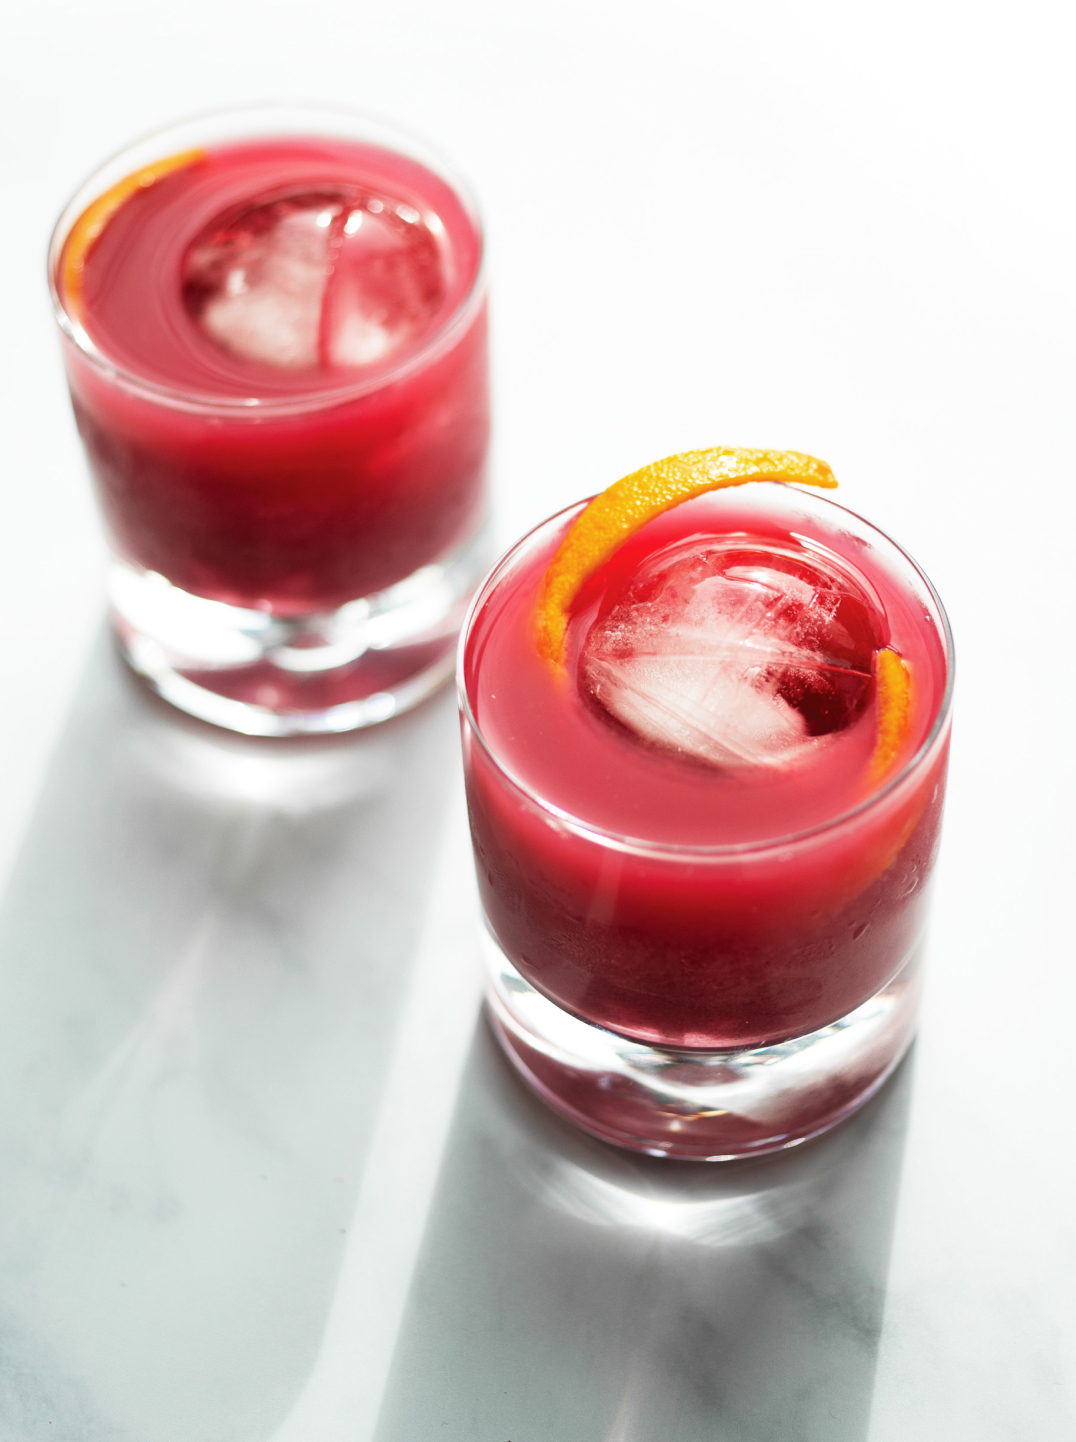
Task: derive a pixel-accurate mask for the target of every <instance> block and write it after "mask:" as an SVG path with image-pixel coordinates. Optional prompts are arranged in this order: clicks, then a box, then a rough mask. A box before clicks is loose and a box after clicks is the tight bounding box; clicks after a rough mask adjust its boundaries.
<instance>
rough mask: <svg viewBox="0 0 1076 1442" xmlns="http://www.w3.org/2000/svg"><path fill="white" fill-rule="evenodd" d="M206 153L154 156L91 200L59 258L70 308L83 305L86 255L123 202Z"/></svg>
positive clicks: (64, 296) (75, 309)
mask: <svg viewBox="0 0 1076 1442" xmlns="http://www.w3.org/2000/svg"><path fill="white" fill-rule="evenodd" d="M204 155H205V151H204V150H202V149H197V150H181V151H179V152H178V154H176V155H168V156H166V157H165V158H164V159H163V160H155V161H154V162H153V164H152V165H144V166H143V167H142V169H141V170H136V171H135V172H134V174H133V175H125V176H124V177H123V179H122V180H118V181H117V182H116V184H115V185H113V186H110V187H109V189H108V190H106V191H104V192H103V194H101V195H99V196H98V197H97V199H96V200H94V201H91V202H90V204H89V205H88V206H87V207H86V209H85V210H84V211H83V212H82V214H81V215H80V216H79V218H78V219H77V220H76V221H75V223H74V225H73V226H72V227H71V230H70V233H69V234H68V237H67V240H66V241H65V242H64V249H63V258H62V260H61V261H60V288H61V293H62V295H63V299H64V302H65V304H66V305H67V308H68V310H69V311H71V312H72V313H73V314H74V315H76V316H77V315H78V313H79V311H80V310H81V308H82V274H83V271H84V269H85V266H86V257H87V256H88V255H89V253H90V251H91V250H92V249H93V246H94V243H95V241H97V239H98V238H99V237H100V235H101V233H102V231H103V230H104V228H105V226H106V225H107V224H108V222H109V221H110V220H111V219H112V217H113V216H114V215H115V214H116V211H117V210H119V208H120V206H121V205H123V204H124V203H125V202H126V201H128V200H130V198H131V196H132V195H136V194H137V193H138V192H139V191H140V190H148V189H149V187H150V186H151V185H154V184H155V183H156V182H157V181H158V180H160V179H161V178H162V177H163V176H165V175H171V173H172V171H173V170H182V169H183V168H184V166H187V165H193V164H194V163H195V161H198V160H201V159H202V157H203V156H204Z"/></svg>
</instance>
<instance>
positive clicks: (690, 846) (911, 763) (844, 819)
mask: <svg viewBox="0 0 1076 1442" xmlns="http://www.w3.org/2000/svg"><path fill="white" fill-rule="evenodd" d="M764 484H769V485H777V486H780V487H781V489H782V490H787V491H794V492H795V493H796V494H797V495H800V496H805V497H806V498H807V499H808V500H809V501H811V502H813V503H817V504H819V505H826V506H832V507H833V509H834V510H836V511H841V512H843V513H844V514H845V515H848V516H851V517H853V519H854V520H856V521H858V522H859V523H860V524H861V525H863V526H867V527H869V528H870V530H871V531H872V532H873V533H874V534H875V535H876V536H878V537H880V539H881V540H882V541H884V542H885V543H886V544H887V545H888V546H891V547H892V548H893V550H894V551H896V552H897V554H898V555H899V556H900V557H901V558H902V559H903V560H904V561H906V562H907V563H908V565H910V566H911V568H912V570H913V571H914V572H915V574H916V576H917V577H918V578H919V580H920V581H921V582H922V583H923V585H924V586H925V587H926V589H927V593H928V595H929V596H930V599H931V601H932V602H933V603H934V606H935V608H936V610H937V620H938V622H939V623H940V633H941V639H942V643H943V649H944V652H945V689H944V691H943V693H942V698H941V702H940V703H939V706H938V711H937V715H936V716H935V718H934V721H933V723H932V725H931V727H930V730H929V731H928V732H927V735H926V736H925V737H924V738H923V741H922V743H921V744H920V745H919V746H918V747H917V749H916V751H915V753H914V754H913V755H912V756H910V757H909V758H908V760H907V761H906V762H905V763H904V765H903V766H902V767H901V768H900V770H899V771H898V772H897V773H896V774H895V775H894V776H891V777H890V779H889V780H888V781H887V782H886V783H885V785H884V786H881V787H879V789H878V790H877V791H874V792H872V793H871V795H870V796H867V797H865V798H864V799H863V800H862V801H860V802H859V803H858V804H857V805H856V806H853V807H850V808H849V809H848V810H846V811H841V812H839V813H838V814H837V815H836V816H831V817H827V818H826V819H825V820H824V821H820V822H818V823H817V824H816V825H814V826H809V827H805V828H804V829H803V830H801V831H792V832H788V833H786V834H785V835H782V836H775V837H764V838H761V839H759V840H755V841H734V842H719V843H690V842H678V841H654V840H648V839H646V838H645V837H636V836H629V835H628V834H627V833H624V832H616V831H610V830H608V829H607V828H605V827H602V826H596V825H594V824H592V823H591V822H588V821H583V820H581V819H580V818H579V817H577V816H573V815H572V813H571V812H570V811H566V810H565V809H564V808H563V807H560V806H557V805H555V804H554V803H553V802H551V801H548V800H546V798H545V797H543V796H541V795H539V794H538V792H537V791H536V790H535V789H534V788H533V787H531V786H529V785H528V784H527V783H526V782H525V781H523V780H522V779H521V778H520V777H518V776H516V775H515V774H514V773H513V772H512V770H511V769H510V768H509V767H508V766H507V765H506V764H505V763H504V762H503V761H502V760H501V758H500V757H499V756H498V755H497V753H496V751H495V750H494V748H493V747H492V746H491V745H490V743H489V742H488V741H487V739H486V737H485V736H483V734H482V729H481V727H480V726H479V724H478V720H477V718H476V717H475V715H474V711H473V709H472V707H471V700H470V697H469V696H468V694H467V683H466V675H465V669H464V661H465V657H466V653H467V645H468V642H469V640H470V637H471V629H472V627H473V625H474V622H475V619H476V617H477V615H478V611H479V608H480V606H481V605H482V603H483V602H484V600H485V599H486V598H487V597H488V596H489V595H490V594H491V593H492V590H493V588H494V587H495V586H496V584H497V582H498V581H499V580H500V579H501V577H502V576H503V575H504V573H505V572H506V571H507V570H508V568H509V566H510V564H511V562H512V561H513V560H514V559H515V557H516V555H517V554H518V552H519V551H521V550H522V549H523V547H524V546H526V545H527V543H528V542H529V541H530V540H531V539H532V538H533V537H534V536H536V535H537V534H538V532H539V531H542V530H544V529H545V527H547V526H551V525H552V524H553V523H554V522H556V521H558V520H560V519H561V518H562V517H564V516H568V515H570V514H572V513H573V512H578V511H580V510H582V508H583V507H584V506H587V505H589V504H590V501H591V500H593V499H594V497H593V496H590V497H587V498H586V499H584V500H581V501H574V502H573V503H572V504H571V505H569V506H564V507H563V508H562V509H561V510H559V511H555V512H554V513H553V514H552V515H551V516H547V517H546V518H545V520H544V521H540V522H539V523H538V524H537V525H536V526H532V527H531V528H530V530H528V531H527V532H526V533H525V534H524V535H522V536H520V537H519V539H518V540H517V541H515V542H514V543H513V544H512V545H511V546H509V547H508V549H507V550H506V551H505V552H504V553H503V555H501V556H500V557H499V558H498V560H497V561H496V562H494V564H493V566H492V567H491V568H490V571H489V573H488V574H487V576H486V577H485V579H484V580H483V581H482V583H481V585H480V586H479V587H478V589H477V590H476V591H475V594H474V596H473V597H472V599H471V603H470V605H469V606H468V608H467V614H466V616H465V617H464V620H463V625H462V627H461V628H460V639H459V645H458V647H457V651H456V691H457V696H458V700H459V708H460V713H461V715H462V717H463V719H464V720H465V721H466V723H467V725H468V726H469V727H470V729H471V731H472V733H473V734H474V736H475V738H476V739H477V741H478V743H479V745H480V746H481V748H482V750H483V752H484V753H485V755H486V756H487V757H488V759H489V761H490V762H491V764H492V765H493V766H494V767H495V768H496V770H497V771H498V773H499V774H500V775H501V776H502V777H503V778H504V779H505V781H506V782H507V783H508V784H509V785H510V786H511V787H512V789H513V790H514V791H515V792H517V793H518V794H519V795H520V796H521V797H522V798H523V800H524V801H526V802H527V803H528V805H530V806H532V807H534V808H535V809H536V810H537V811H539V812H540V813H542V814H544V815H545V816H547V817H548V818H550V819H551V820H553V821H555V822H556V824H557V825H559V826H563V827H565V828H566V829H567V830H569V831H571V832H573V833H574V834H575V835H577V836H579V837H581V838H583V839H584V840H589V841H592V842H593V843H594V844H595V845H598V846H604V847H605V848H606V849H608V850H613V851H621V852H627V853H629V854H631V855H635V856H653V857H656V858H659V859H672V858H675V857H683V858H685V859H694V860H697V861H705V860H715V859H718V858H722V857H726V858H736V857H744V856H756V855H762V854H765V853H768V852H774V851H783V850H786V849H788V848H789V847H793V846H799V845H804V844H806V843H807V842H809V841H811V840H813V839H814V838H816V837H819V836H822V835H826V834H829V833H832V832H835V831H837V830H838V829H840V828H841V827H845V826H848V825H849V824H850V823H852V822H853V821H854V820H855V818H857V817H859V816H863V815H864V814H865V813H867V812H869V811H871V810H873V809H874V808H875V807H876V806H878V805H879V804H880V803H881V802H882V801H883V800H885V799H886V798H887V797H889V796H891V795H893V793H894V792H895V791H897V790H898V789H899V788H900V787H901V786H902V785H903V784H904V783H905V782H906V781H907V780H908V778H909V777H910V776H911V775H912V774H913V773H914V772H915V771H917V770H918V769H919V768H920V767H921V766H922V765H923V764H924V763H925V762H926V761H927V760H928V759H929V757H930V755H931V753H932V752H934V751H935V750H937V749H938V748H939V746H940V745H941V743H942V741H943V739H944V737H945V734H946V731H947V728H948V724H949V721H950V719H951V715H952V703H953V689H954V685H955V681H956V657H955V652H954V644H953V632H952V628H951V626H950V624H949V617H948V615H947V613H946V610H945V606H944V605H943V603H942V599H941V597H940V596H939V595H938V592H937V590H936V589H935V587H934V583H933V582H932V581H931V579H930V577H929V576H928V575H927V574H926V572H925V571H924V570H923V568H922V567H921V566H920V565H919V563H918V562H917V561H916V560H915V558H914V557H913V556H912V555H910V553H909V552H908V551H906V550H905V549H904V547H903V546H902V545H900V544H899V542H897V541H894V540H893V538H892V536H890V535H888V534H887V533H886V532H885V531H883V530H882V529H881V528H880V527H878V526H876V525H874V523H873V522H872V521H868V520H867V519H866V518H865V517H864V516H861V515H860V514H859V513H858V512H857V511H853V510H851V509H850V507H848V506H842V505H841V504H840V502H839V501H834V500H831V499H830V498H829V497H828V496H821V495H818V494H817V493H815V492H813V491H807V490H805V489H802V488H801V487H799V486H797V485H793V484H790V483H788V482H781V481H777V482H766V483H764Z"/></svg>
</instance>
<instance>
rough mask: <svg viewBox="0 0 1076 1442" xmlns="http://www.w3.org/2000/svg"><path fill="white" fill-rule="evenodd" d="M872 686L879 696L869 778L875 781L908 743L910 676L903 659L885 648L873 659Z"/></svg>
mask: <svg viewBox="0 0 1076 1442" xmlns="http://www.w3.org/2000/svg"><path fill="white" fill-rule="evenodd" d="M874 678H875V679H874V684H875V690H876V693H877V697H878V739H877V741H876V742H875V743H874V755H873V756H872V757H871V765H870V769H871V777H872V779H873V780H874V781H875V782H876V783H877V781H878V780H879V779H880V778H881V777H882V776H883V775H884V773H885V772H886V771H888V770H889V767H890V766H891V765H892V763H893V759H894V757H895V756H896V755H897V752H898V751H899V750H900V748H901V747H902V746H903V745H904V742H905V741H906V740H907V737H908V732H909V731H910V730H911V724H912V673H911V672H910V671H909V670H908V667H907V666H906V664H905V663H904V660H903V659H902V657H900V656H898V654H897V653H896V651H893V650H891V649H890V648H889V647H888V646H885V647H883V649H882V650H881V651H879V652H877V653H876V655H875V658H874Z"/></svg>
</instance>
